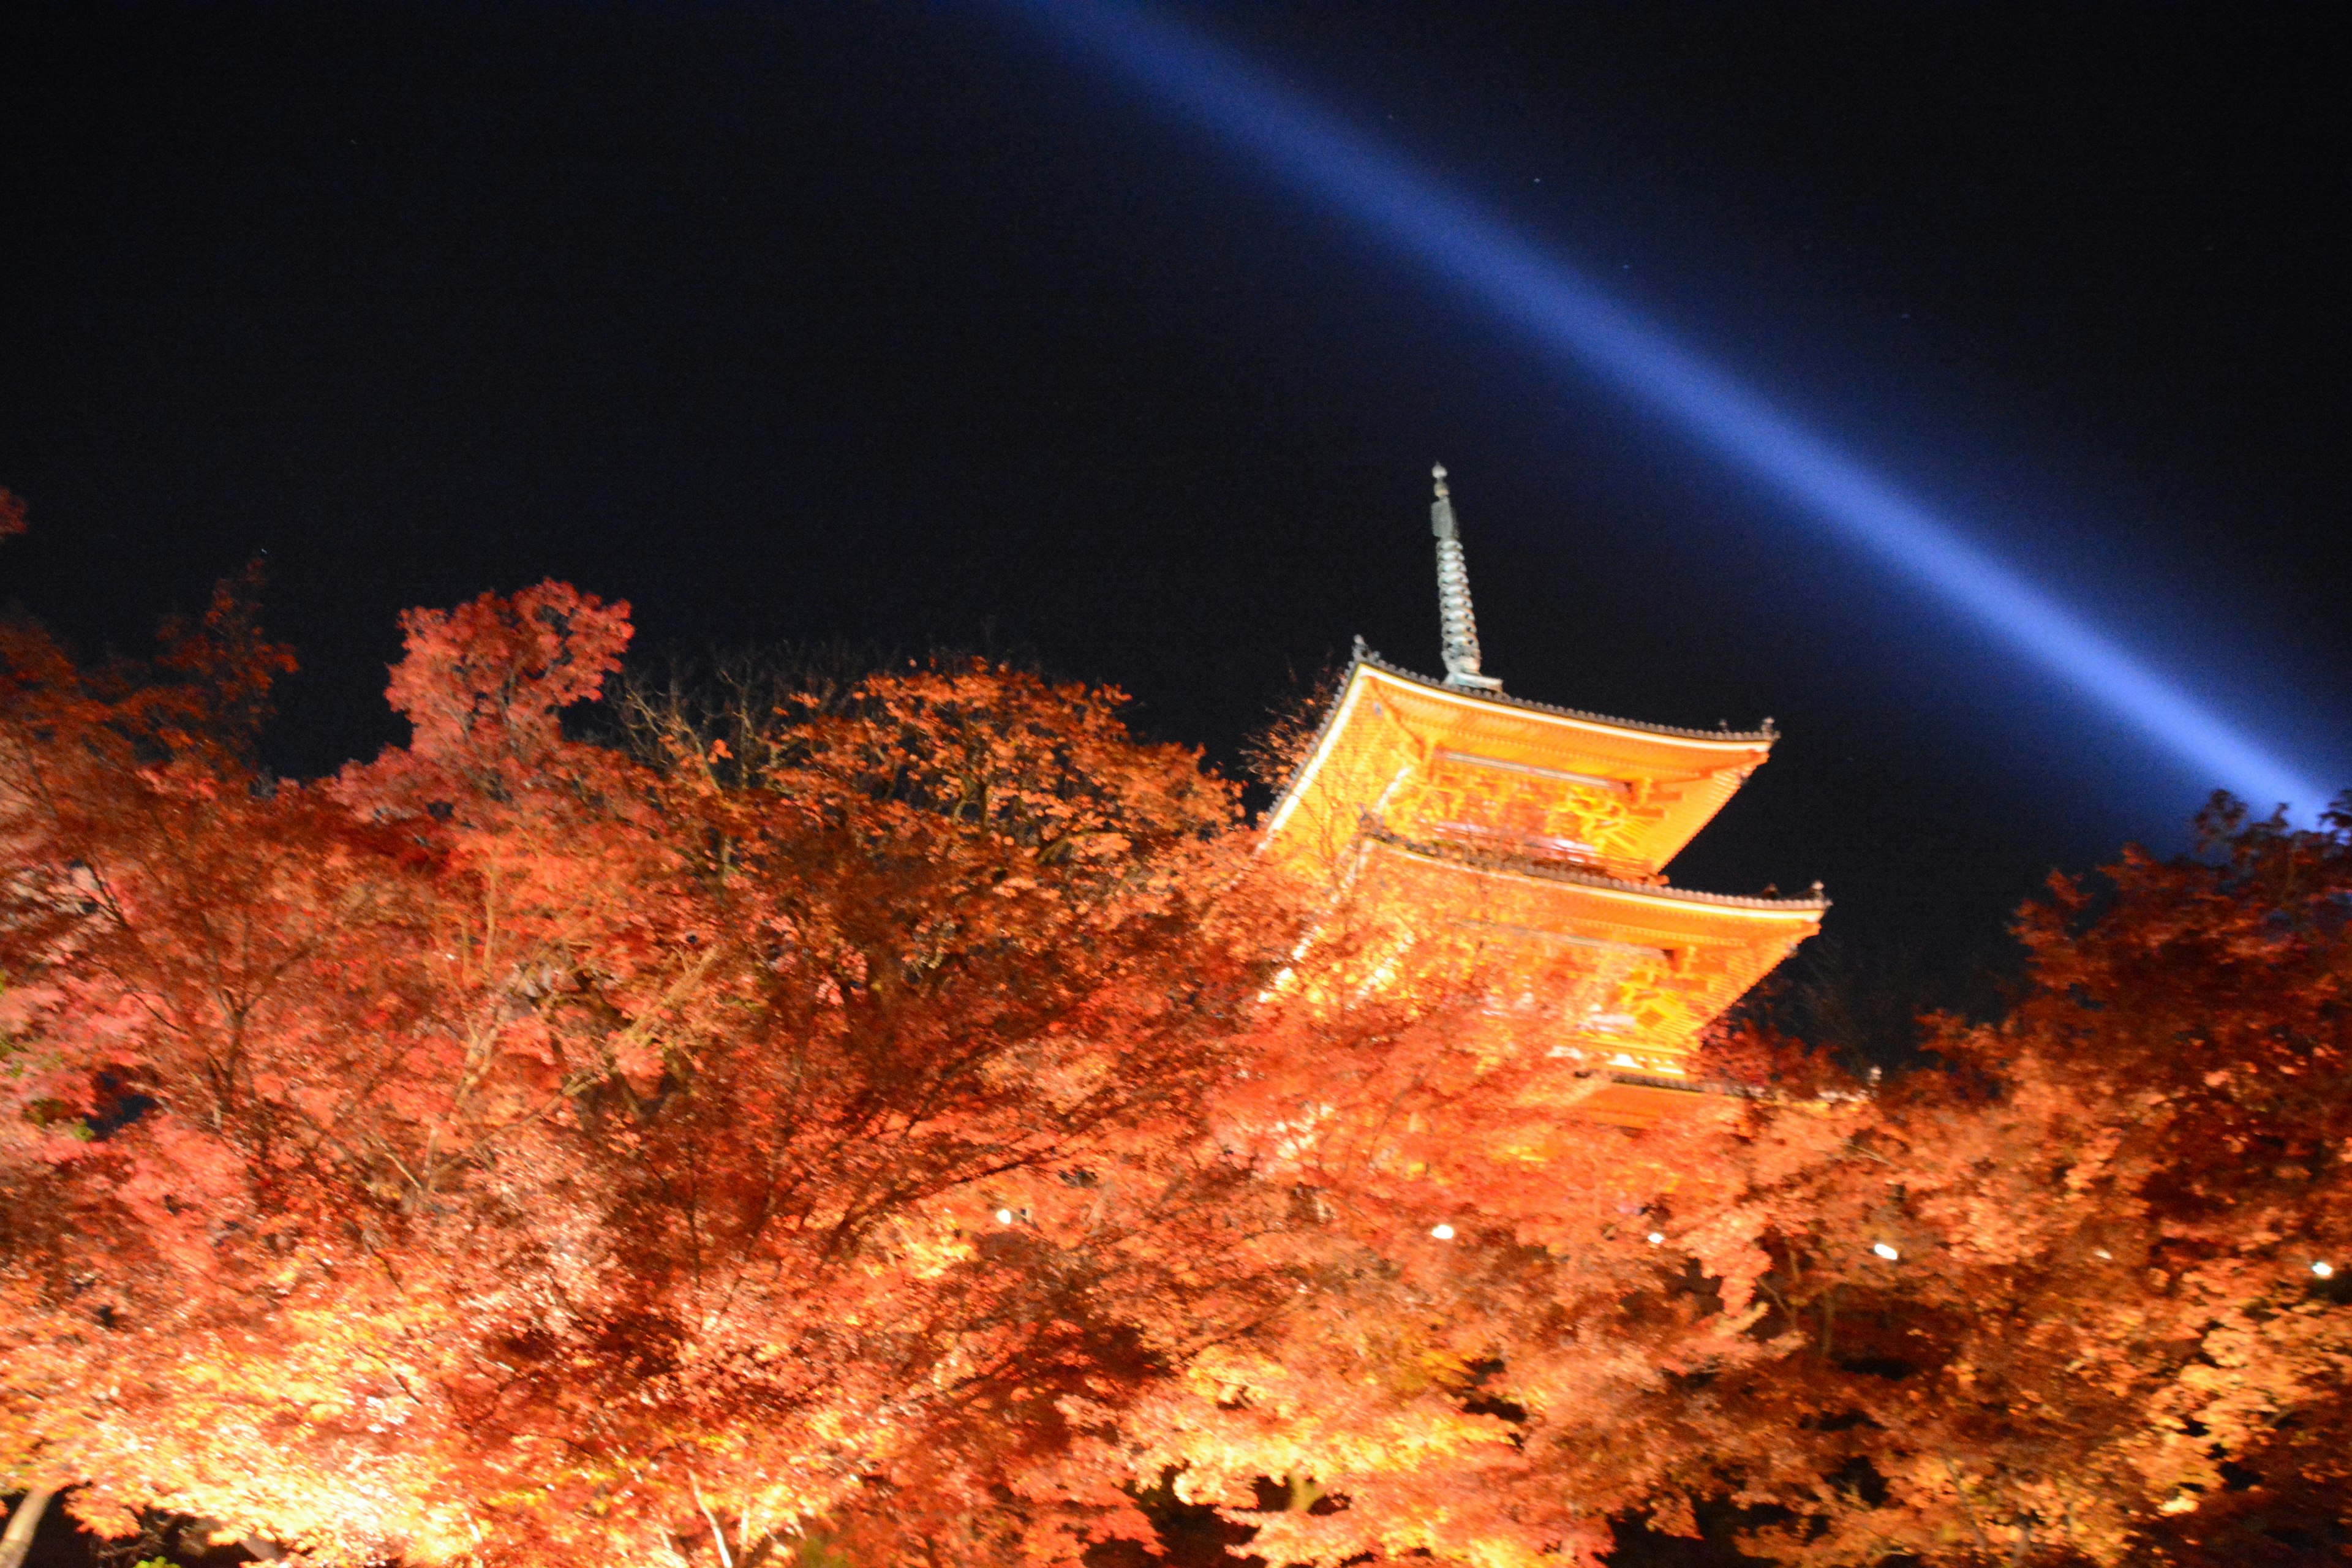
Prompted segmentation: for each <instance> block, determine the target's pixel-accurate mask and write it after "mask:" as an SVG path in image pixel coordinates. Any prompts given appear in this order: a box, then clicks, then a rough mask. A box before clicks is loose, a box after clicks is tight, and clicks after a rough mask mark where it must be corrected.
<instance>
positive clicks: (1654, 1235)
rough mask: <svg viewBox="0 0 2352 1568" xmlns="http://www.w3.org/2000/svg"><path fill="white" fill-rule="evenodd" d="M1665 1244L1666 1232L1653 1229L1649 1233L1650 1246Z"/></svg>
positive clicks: (1662, 1245)
mask: <svg viewBox="0 0 2352 1568" xmlns="http://www.w3.org/2000/svg"><path fill="white" fill-rule="evenodd" d="M1665 1244H1666V1233H1665V1232H1664V1231H1663V1230H1654V1231H1652V1232H1651V1233H1650V1245H1651V1246H1652V1247H1664V1246H1665Z"/></svg>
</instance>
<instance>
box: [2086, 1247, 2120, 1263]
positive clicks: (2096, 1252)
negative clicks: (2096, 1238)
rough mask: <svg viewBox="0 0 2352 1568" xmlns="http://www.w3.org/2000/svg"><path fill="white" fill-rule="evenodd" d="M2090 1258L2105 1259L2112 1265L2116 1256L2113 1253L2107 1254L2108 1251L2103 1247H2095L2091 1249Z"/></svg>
mask: <svg viewBox="0 0 2352 1568" xmlns="http://www.w3.org/2000/svg"><path fill="white" fill-rule="evenodd" d="M2091 1256H2092V1257H2094V1258H2105V1259H2106V1260H2107V1261H2108V1262H2109V1263H2113V1262H2114V1261H2115V1260H2116V1255H2115V1254H2114V1253H2112V1252H2109V1251H2108V1250H2107V1249H2106V1248H2105V1247H2093V1248H2091Z"/></svg>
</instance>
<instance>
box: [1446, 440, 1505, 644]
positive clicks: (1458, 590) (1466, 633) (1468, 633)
mask: <svg viewBox="0 0 2352 1568" xmlns="http://www.w3.org/2000/svg"><path fill="white" fill-rule="evenodd" d="M1429 473H1430V478H1431V479H1434V480H1435V481H1436V485H1437V500H1435V501H1433V502H1432V503H1431V505H1430V508H1429V531H1430V532H1432V533H1433V534H1435V535H1436V536H1437V620H1438V626H1439V628H1440V630H1441V631H1442V632H1443V634H1444V642H1445V684H1446V685H1448V686H1461V687H1467V688H1470V689H1473V690H1477V691H1500V690H1501V689H1503V683H1502V682H1501V681H1499V680H1497V679H1495V678H1494V677H1493V676H1491V675H1482V674H1480V673H1479V671H1478V657H1479V656H1478V617H1477V616H1475V615H1473V614H1472V613H1471V609H1470V567H1469V563H1467V562H1465V560H1464V559H1463V556H1462V533H1461V531H1460V530H1459V529H1458V528H1456V527H1455V526H1454V494H1453V492H1452V491H1451V490H1449V489H1446V488H1445V465H1444V464H1443V463H1438V464H1434V465H1433V466H1432V467H1431V468H1430V470H1429Z"/></svg>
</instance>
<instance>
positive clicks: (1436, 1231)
mask: <svg viewBox="0 0 2352 1568" xmlns="http://www.w3.org/2000/svg"><path fill="white" fill-rule="evenodd" d="M1429 1234H1430V1235H1432V1236H1433V1237H1437V1239H1438V1240H1440V1241H1452V1240H1453V1239H1454V1227H1453V1226H1450V1225H1433V1226H1430V1227H1429Z"/></svg>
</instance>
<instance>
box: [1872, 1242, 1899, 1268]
mask: <svg viewBox="0 0 2352 1568" xmlns="http://www.w3.org/2000/svg"><path fill="white" fill-rule="evenodd" d="M1870 1250H1871V1251H1873V1252H1875V1253H1876V1254H1878V1256H1879V1257H1881V1258H1885V1259H1886V1261H1887V1262H1889V1263H1892V1262H1894V1261H1895V1259H1896V1258H1900V1257H1902V1256H1903V1255H1902V1254H1901V1253H1899V1252H1897V1251H1895V1249H1894V1248H1893V1247H1889V1246H1887V1245H1886V1243H1885V1242H1883V1241H1881V1242H1876V1243H1874V1244H1873V1245H1872V1247H1871V1249H1870Z"/></svg>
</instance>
